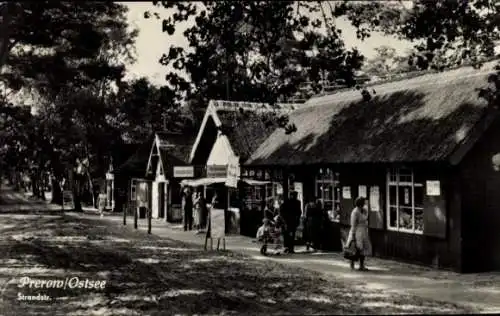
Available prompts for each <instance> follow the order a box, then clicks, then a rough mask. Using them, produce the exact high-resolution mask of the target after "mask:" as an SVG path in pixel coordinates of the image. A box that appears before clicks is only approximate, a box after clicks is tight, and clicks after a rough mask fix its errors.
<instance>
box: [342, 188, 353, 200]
mask: <svg viewBox="0 0 500 316" xmlns="http://www.w3.org/2000/svg"><path fill="white" fill-rule="evenodd" d="M342 197H343V198H344V199H346V200H349V199H352V197H351V187H343V188H342Z"/></svg>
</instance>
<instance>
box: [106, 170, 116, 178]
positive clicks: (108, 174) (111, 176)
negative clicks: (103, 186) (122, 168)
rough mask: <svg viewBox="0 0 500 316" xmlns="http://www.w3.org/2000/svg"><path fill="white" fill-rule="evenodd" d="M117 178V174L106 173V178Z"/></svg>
mask: <svg viewBox="0 0 500 316" xmlns="http://www.w3.org/2000/svg"><path fill="white" fill-rule="evenodd" d="M114 178H115V175H114V174H112V173H109V172H108V173H106V180H113V179H114Z"/></svg>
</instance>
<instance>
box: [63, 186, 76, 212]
mask: <svg viewBox="0 0 500 316" xmlns="http://www.w3.org/2000/svg"><path fill="white" fill-rule="evenodd" d="M74 208H75V203H74V201H73V192H71V191H63V209H69V210H72V209H74Z"/></svg>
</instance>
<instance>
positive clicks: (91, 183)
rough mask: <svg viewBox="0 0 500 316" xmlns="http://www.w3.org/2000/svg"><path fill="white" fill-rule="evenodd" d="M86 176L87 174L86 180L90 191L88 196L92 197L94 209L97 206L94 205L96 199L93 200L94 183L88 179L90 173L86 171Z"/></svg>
mask: <svg viewBox="0 0 500 316" xmlns="http://www.w3.org/2000/svg"><path fill="white" fill-rule="evenodd" d="M86 174H87V178H88V181H89V191H90V194H91V196H92V207H93V208H96V207H97V205H96V198H95V193H94V183H93V182H92V178H91V177H90V172H88V171H87V172H86Z"/></svg>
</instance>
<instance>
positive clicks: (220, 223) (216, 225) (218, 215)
mask: <svg viewBox="0 0 500 316" xmlns="http://www.w3.org/2000/svg"><path fill="white" fill-rule="evenodd" d="M225 230H226V220H225V217H224V210H223V209H217V208H213V209H211V210H210V238H224V232H225Z"/></svg>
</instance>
